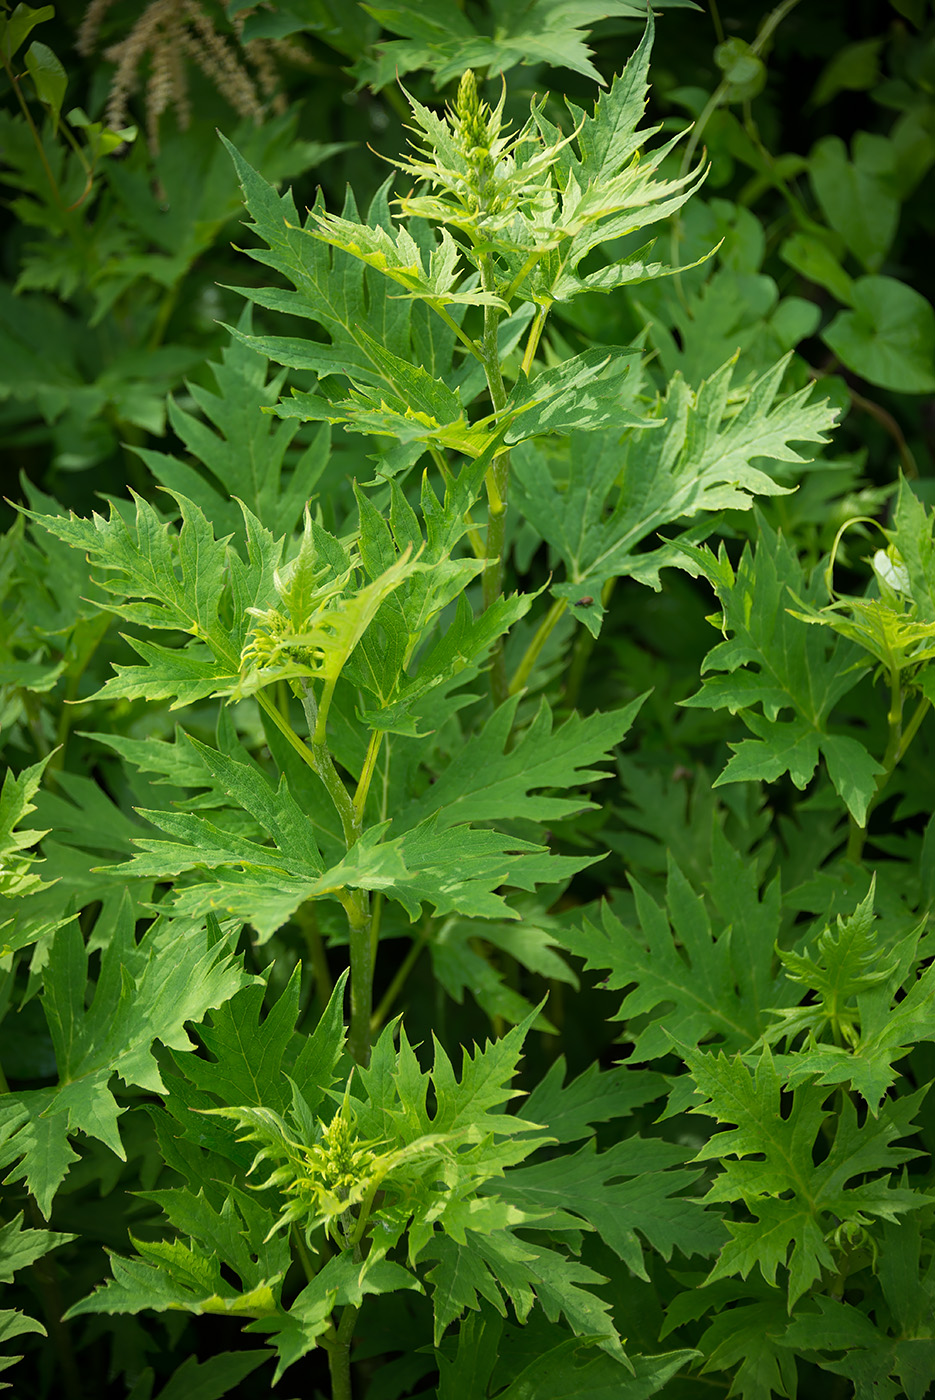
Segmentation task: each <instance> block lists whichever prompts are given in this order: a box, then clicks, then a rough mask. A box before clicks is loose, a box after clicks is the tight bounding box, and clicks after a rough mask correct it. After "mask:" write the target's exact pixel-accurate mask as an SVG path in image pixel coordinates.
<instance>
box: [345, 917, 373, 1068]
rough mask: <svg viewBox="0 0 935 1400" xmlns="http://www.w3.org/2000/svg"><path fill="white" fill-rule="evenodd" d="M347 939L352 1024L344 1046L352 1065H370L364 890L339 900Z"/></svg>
mask: <svg viewBox="0 0 935 1400" xmlns="http://www.w3.org/2000/svg"><path fill="white" fill-rule="evenodd" d="M341 903H342V904H343V905H344V912H345V913H346V914H347V927H348V934H349V936H350V952H351V1024H350V1028H349V1030H348V1038H347V1045H348V1049H349V1051H350V1053H351V1058H352V1059H353V1060H354V1062H355V1064H358V1065H363V1066H364V1067H365V1068H366V1066H367V1065H368V1064H369V1063H370V1016H371V1011H372V1008H373V958H372V956H371V951H370V899H369V897H368V895H367V893H366V891H365V890H346V891H345V892H344V894H343V895H342V896H341Z"/></svg>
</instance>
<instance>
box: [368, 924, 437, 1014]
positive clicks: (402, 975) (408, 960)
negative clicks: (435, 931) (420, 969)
mask: <svg viewBox="0 0 935 1400" xmlns="http://www.w3.org/2000/svg"><path fill="white" fill-rule="evenodd" d="M427 941H428V936H427V934H426V933H424V932H420V933H419V935H418V936H417V937H416V938H414V939H413V941H412V943H411V944H410V945H409V951H408V952H407V954H406V956H405V957H404V958H403V960H402V962H401V963H400V965H399V967H398V968H397V969H396V971H395V973H394V974H393V980H392V981H391V982H390V985H389V986H388V987H387V989H386V991H385V992H384V993H383V996H382V997H381V998H380V1001H379V1003H378V1005H377V1007H376V1010H375V1011H374V1012H373V1014H372V1016H371V1017H370V1032H371V1034H372V1035H373V1034H376V1032H377V1031H378V1030H379V1029H380V1027H381V1026H382V1025H383V1022H384V1021H385V1020H386V1018H387V1016H388V1015H389V1013H390V1011H391V1010H392V1008H393V1007H394V1006H395V1004H396V998H397V997H398V996H399V994H400V992H401V991H402V989H403V987H404V986H405V985H406V981H407V979H408V977H409V974H410V972H411V971H412V969H413V968H414V967H415V965H416V963H417V962H418V961H419V958H420V957H421V956H422V950H423V948H424V947H425V945H426V943H427Z"/></svg>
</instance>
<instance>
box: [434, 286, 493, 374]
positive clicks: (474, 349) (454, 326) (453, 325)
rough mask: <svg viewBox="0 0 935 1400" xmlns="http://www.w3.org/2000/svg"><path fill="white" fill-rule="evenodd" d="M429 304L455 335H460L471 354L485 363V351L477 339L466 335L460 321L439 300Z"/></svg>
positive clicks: (459, 337)
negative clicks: (459, 323)
mask: <svg viewBox="0 0 935 1400" xmlns="http://www.w3.org/2000/svg"><path fill="white" fill-rule="evenodd" d="M429 306H430V307H431V308H432V310H433V311H434V312H435V313H436V315H438V316H440V317H441V318H442V320H443V321H444V323H445V325H446V326H448V328H449V329H450V330H453V331H454V333H455V335H456V336H457V337H458V339H459V340H460V341H461V343H462V344H463V345H465V346H467V348H468V350H470V352H471V354H472V355H473V356H474V358H475V359H476V360H480V362H481V364H483V363H484V355H483V352H482V350H481V348H480V346H479V345H478V343H477V341H476V340H472V339H471V337H470V336H469V335H466V334H465V332H464V331H463V330H462V329H461V327H460V326H459V325H458V323H457V321H456V320H455V319H454V317H453V316H451V315H449V313H448V312H447V311H446V310H445V308H444V306H443V305H442V303H441V302H439V301H430V302H429Z"/></svg>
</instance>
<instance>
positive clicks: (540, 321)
mask: <svg viewBox="0 0 935 1400" xmlns="http://www.w3.org/2000/svg"><path fill="white" fill-rule="evenodd" d="M551 305H552V303H551V302H550V303H549V305H548V306H540V308H539V310H538V311H537V312H536V315H535V319H534V320H533V323H532V325H531V326H530V327H529V336H528V338H527V340H526V349H525V350H524V351H523V363H522V371H523V373H524V374H526V375H528V374H529V371H530V370H531V369H532V362H533V360H534V359H535V358H536V351H537V350H538V348H539V341H540V339H541V338H542V332H543V331H544V330H545V323H546V320H547V319H548V315H549V310H550V309H551Z"/></svg>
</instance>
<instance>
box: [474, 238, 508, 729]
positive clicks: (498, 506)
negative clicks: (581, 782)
mask: <svg viewBox="0 0 935 1400" xmlns="http://www.w3.org/2000/svg"><path fill="white" fill-rule="evenodd" d="M493 280H494V278H493V267H492V263H491V259H490V258H489V257H488V258H485V259H484V262H483V264H482V268H481V281H482V284H483V286H484V289H485V291H490V290H492V287H493ZM499 319H500V313H499V311H498V310H497V308H496V307H495V306H485V307H484V340H483V346H484V374H485V375H486V377H487V388H488V390H489V391H490V402H491V403H492V405H493V408H494V411H495V412H496V413H502V412H503V410H504V408H505V407H506V398H507V395H506V389H505V388H504V384H503V374H502V373H501V370H500V356H499V349H498V345H497V325H498V323H499ZM509 489H510V454H509V452H502V453H500V455H499V456H497V457H494V459H493V461H492V462H491V464H490V467H489V469H488V471H487V568H486V569H485V570H484V608H485V609H486V608H489V607H492V606H493V604H494V603H495V602H496V601H497V599H498V598H499V597H500V595H501V593H502V592H503V573H504V552H505V549H506V512H507V498H508V495H509ZM490 685H491V691H492V693H493V701H494V705H495V706H496V705H502V704H503V702H504V700H506V698H507V694H508V686H507V679H506V663H505V661H504V657H503V640H502V638H501V639H500V640H499V641H498V643H497V645H496V647H495V648H494V655H493V664H492V666H491V669H490Z"/></svg>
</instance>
